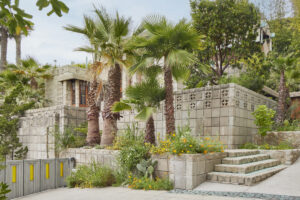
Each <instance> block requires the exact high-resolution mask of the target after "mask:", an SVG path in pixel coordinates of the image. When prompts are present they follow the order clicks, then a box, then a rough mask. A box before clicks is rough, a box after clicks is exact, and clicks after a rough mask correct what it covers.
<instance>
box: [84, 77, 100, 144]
mask: <svg viewBox="0 0 300 200" xmlns="http://www.w3.org/2000/svg"><path fill="white" fill-rule="evenodd" d="M97 90H98V83H97V80H96V79H94V80H93V82H92V83H91V87H90V91H89V94H88V105H89V109H88V111H87V120H88V132H87V137H86V143H87V145H88V146H95V145H97V144H100V134H99V112H100V108H99V106H97V99H96V98H97Z"/></svg>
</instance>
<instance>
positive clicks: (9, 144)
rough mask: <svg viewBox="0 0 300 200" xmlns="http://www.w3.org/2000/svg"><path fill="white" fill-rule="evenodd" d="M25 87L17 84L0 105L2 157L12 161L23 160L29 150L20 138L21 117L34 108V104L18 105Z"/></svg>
mask: <svg viewBox="0 0 300 200" xmlns="http://www.w3.org/2000/svg"><path fill="white" fill-rule="evenodd" d="M22 89H23V86H22V85H20V84H17V85H16V86H15V87H14V89H13V90H12V91H10V92H7V93H9V94H6V96H5V98H4V102H3V103H2V104H1V105H0V147H1V150H2V152H1V153H2V155H10V156H11V158H12V159H21V158H23V157H24V156H25V155H26V153H27V151H28V149H27V147H23V146H22V144H21V143H20V142H19V138H18V135H17V134H18V127H19V117H21V116H22V114H23V113H24V112H25V111H26V110H28V109H30V108H32V107H33V106H34V102H29V103H24V104H18V97H19V95H20V93H21V92H22Z"/></svg>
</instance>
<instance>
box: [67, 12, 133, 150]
mask: <svg viewBox="0 0 300 200" xmlns="http://www.w3.org/2000/svg"><path fill="white" fill-rule="evenodd" d="M94 12H95V14H96V19H95V20H94V19H92V18H90V17H87V16H84V22H85V24H84V27H83V28H80V27H76V26H70V25H69V26H67V27H65V29H66V30H69V31H72V32H76V33H80V34H82V35H84V36H85V37H86V38H87V39H88V40H89V42H90V46H84V47H80V48H78V49H76V50H78V51H85V52H89V53H92V54H93V55H94V62H96V61H100V62H101V63H102V65H103V66H105V67H109V71H108V78H107V83H106V84H105V87H104V88H105V90H104V109H103V111H102V117H103V121H104V126H103V132H102V138H101V145H102V146H107V145H111V144H112V143H113V140H114V137H115V135H116V133H117V120H118V119H119V118H120V114H119V113H113V112H112V111H111V107H112V105H113V104H114V102H116V101H120V98H121V81H122V73H121V67H123V66H127V65H128V64H129V63H130V62H131V59H130V55H129V54H128V55H127V56H125V53H126V52H125V50H124V44H125V42H126V41H127V36H128V34H129V24H130V19H126V18H124V17H120V16H119V14H118V12H117V13H116V16H114V17H112V16H110V15H109V14H108V13H107V12H106V10H105V9H104V8H101V9H97V8H95V10H94Z"/></svg>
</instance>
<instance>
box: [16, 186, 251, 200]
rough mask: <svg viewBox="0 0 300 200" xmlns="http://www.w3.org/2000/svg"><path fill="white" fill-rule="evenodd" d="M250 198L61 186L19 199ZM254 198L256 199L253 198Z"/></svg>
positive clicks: (161, 199) (187, 199)
mask: <svg viewBox="0 0 300 200" xmlns="http://www.w3.org/2000/svg"><path fill="white" fill-rule="evenodd" d="M69 199H70V200H232V199H234V200H249V198H247V199H245V198H232V197H217V196H202V195H192V194H174V193H169V192H166V191H143V190H131V189H128V188H121V187H109V188H102V189H68V188H60V189H56V190H48V191H44V192H41V193H37V194H33V195H28V196H25V197H21V198H18V200H69ZM253 200H254V199H253Z"/></svg>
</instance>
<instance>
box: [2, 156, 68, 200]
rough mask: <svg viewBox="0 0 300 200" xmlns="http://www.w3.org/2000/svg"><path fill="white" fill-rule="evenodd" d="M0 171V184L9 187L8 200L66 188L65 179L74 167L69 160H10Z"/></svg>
mask: <svg viewBox="0 0 300 200" xmlns="http://www.w3.org/2000/svg"><path fill="white" fill-rule="evenodd" d="M0 164H1V165H5V168H4V169H3V170H0V182H5V183H6V184H8V185H9V189H10V190H11V192H10V193H9V194H8V195H7V197H8V199H13V198H17V197H21V196H25V195H29V194H33V193H36V192H41V191H44V190H48V189H54V188H58V187H64V186H66V181H65V179H66V177H67V176H68V175H70V172H71V170H72V168H73V166H74V163H72V161H71V159H69V158H57V159H38V160H10V161H6V162H4V163H0Z"/></svg>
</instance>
